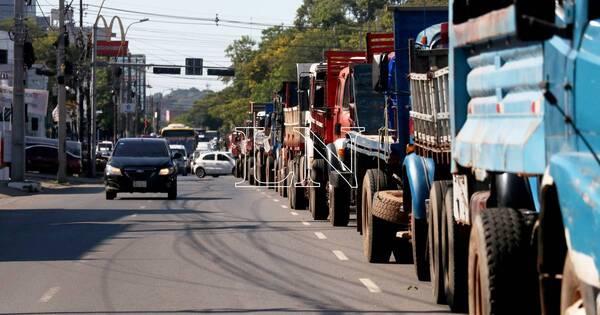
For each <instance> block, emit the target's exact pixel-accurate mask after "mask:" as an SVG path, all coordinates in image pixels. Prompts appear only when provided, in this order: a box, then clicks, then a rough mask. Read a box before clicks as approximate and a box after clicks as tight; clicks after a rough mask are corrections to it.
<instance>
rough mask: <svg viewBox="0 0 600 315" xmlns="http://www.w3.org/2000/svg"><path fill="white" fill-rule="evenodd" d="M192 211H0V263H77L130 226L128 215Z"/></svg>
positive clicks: (190, 211)
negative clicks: (64, 261)
mask: <svg viewBox="0 0 600 315" xmlns="http://www.w3.org/2000/svg"><path fill="white" fill-rule="evenodd" d="M191 213H196V212H195V211H193V210H175V209H169V210H163V209H161V210H140V209H135V210H133V209H132V210H112V209H24V210H1V211H0V262H2V261H57V260H78V259H81V258H82V257H84V256H85V255H86V254H88V253H89V252H91V251H92V250H93V249H94V248H96V247H97V246H98V245H101V244H103V243H105V242H107V241H110V239H111V238H113V237H115V236H117V235H118V234H120V233H122V232H124V231H126V230H127V229H128V228H129V227H130V226H131V225H132V223H130V222H128V221H119V220H120V219H122V218H125V217H127V216H131V215H163V214H181V215H183V214H191Z"/></svg>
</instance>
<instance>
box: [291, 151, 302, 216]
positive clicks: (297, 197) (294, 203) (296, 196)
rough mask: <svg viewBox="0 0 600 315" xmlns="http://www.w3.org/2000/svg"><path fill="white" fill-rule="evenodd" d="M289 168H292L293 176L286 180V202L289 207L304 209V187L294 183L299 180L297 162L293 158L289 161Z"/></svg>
mask: <svg viewBox="0 0 600 315" xmlns="http://www.w3.org/2000/svg"><path fill="white" fill-rule="evenodd" d="M291 169H292V170H293V172H294V174H293V176H290V178H289V181H288V204H289V207H290V208H291V209H298V210H299V209H304V208H306V205H305V198H304V187H297V186H296V183H298V182H299V181H300V171H299V169H300V167H299V163H296V161H295V160H292V161H291Z"/></svg>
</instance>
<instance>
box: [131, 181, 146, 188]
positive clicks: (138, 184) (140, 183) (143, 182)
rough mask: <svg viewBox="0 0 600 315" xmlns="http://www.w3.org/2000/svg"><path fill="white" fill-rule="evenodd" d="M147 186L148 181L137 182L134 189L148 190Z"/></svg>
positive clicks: (134, 183)
mask: <svg viewBox="0 0 600 315" xmlns="http://www.w3.org/2000/svg"><path fill="white" fill-rule="evenodd" d="M146 186H147V183H146V181H141V180H136V181H134V182H133V187H134V188H146Z"/></svg>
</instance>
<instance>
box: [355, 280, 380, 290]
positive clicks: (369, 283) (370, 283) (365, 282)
mask: <svg viewBox="0 0 600 315" xmlns="http://www.w3.org/2000/svg"><path fill="white" fill-rule="evenodd" d="M358 280H359V281H360V282H361V283H362V284H363V285H364V286H365V287H367V289H368V290H369V292H371V293H381V289H380V288H379V287H378V286H377V285H376V284H375V282H373V280H371V279H369V278H360V279H358Z"/></svg>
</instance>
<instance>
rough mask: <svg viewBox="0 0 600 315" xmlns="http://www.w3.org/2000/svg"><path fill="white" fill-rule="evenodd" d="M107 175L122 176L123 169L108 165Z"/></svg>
mask: <svg viewBox="0 0 600 315" xmlns="http://www.w3.org/2000/svg"><path fill="white" fill-rule="evenodd" d="M106 175H114V176H121V175H123V174H122V173H121V169H120V168H118V167H114V166H110V165H106Z"/></svg>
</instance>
